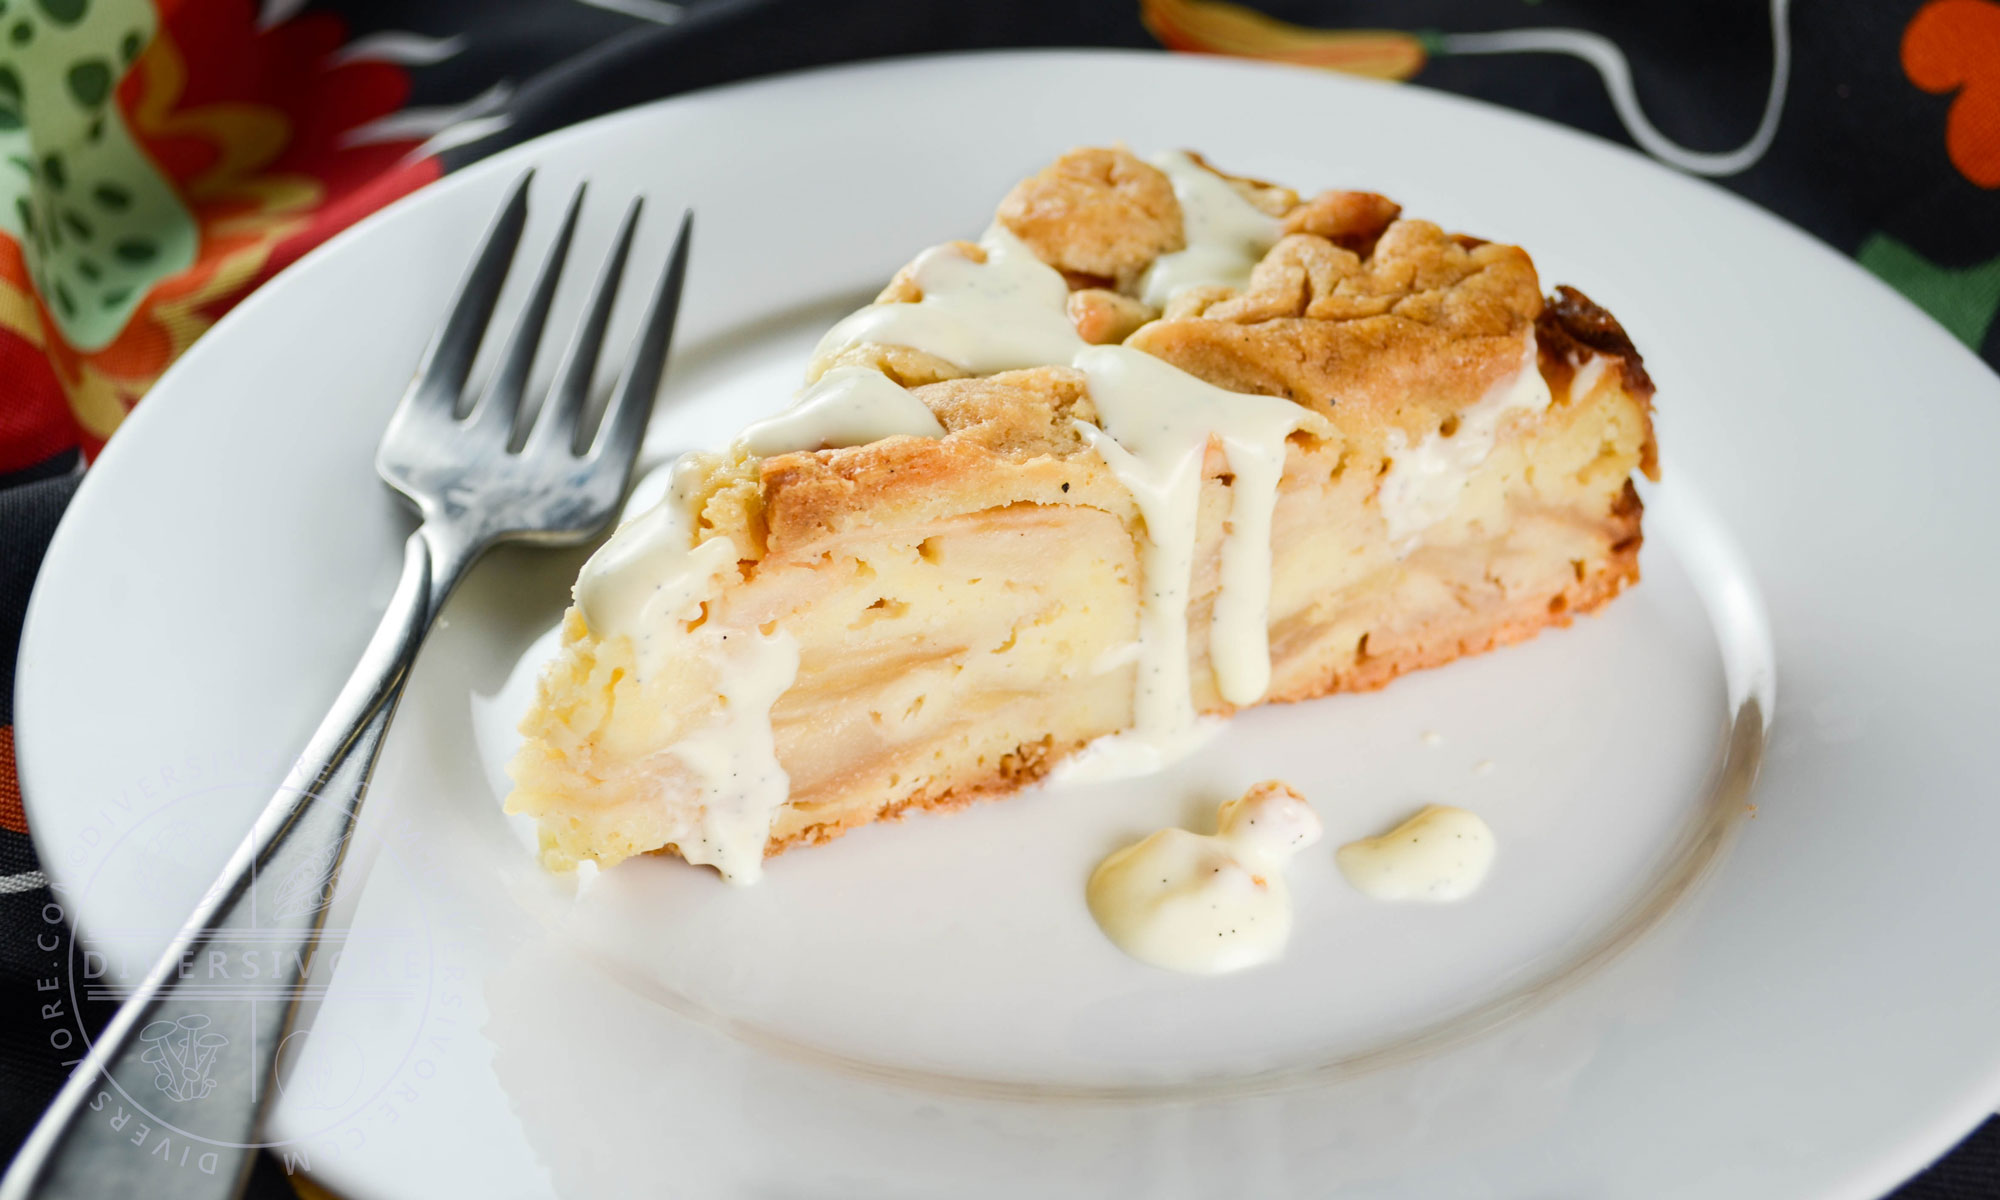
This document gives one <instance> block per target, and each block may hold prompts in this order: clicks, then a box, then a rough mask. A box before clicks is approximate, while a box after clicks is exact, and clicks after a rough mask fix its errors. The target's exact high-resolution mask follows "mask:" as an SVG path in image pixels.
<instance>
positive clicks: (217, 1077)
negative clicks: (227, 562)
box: [0, 530, 465, 1200]
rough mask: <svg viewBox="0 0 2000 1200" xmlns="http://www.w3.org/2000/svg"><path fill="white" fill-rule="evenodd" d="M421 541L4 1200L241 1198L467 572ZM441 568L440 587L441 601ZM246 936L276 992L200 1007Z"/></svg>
mask: <svg viewBox="0 0 2000 1200" xmlns="http://www.w3.org/2000/svg"><path fill="white" fill-rule="evenodd" d="M427 532H428V531H424V530H420V531H418V532H417V533H413V534H411V535H410V538H409V541H408V542H407V543H406V545H405V546H404V553H403V574H402V578H401V580H400V581H399V582H398V583H397V585H396V591H395V594H394V595H393V596H392V597H391V598H390V601H389V610H388V612H387V613H385V614H384V615H383V617H382V623H381V624H380V625H379V626H377V628H376V630H375V634H374V636H373V637H372V638H371V639H369V642H368V647H367V649H366V650H365V651H363V652H362V655H361V661H360V663H359V664H357V665H356V667H355V668H354V673H353V674H352V675H350V676H349V677H348V680H347V683H346V685H345V686H344V687H342V688H341V690H340V694H339V696H338V698H336V699H335V700H334V702H333V707H332V708H331V709H330V710H329V711H328V712H327V714H326V717H325V719H324V720H322V721H321V722H320V725H319V728H318V729H317V730H315V731H314V733H313V735H312V739H311V740H310V741H309V742H308V743H307V744H306V748H305V752H304V753H303V754H302V755H301V757H300V759H299V762H298V763H297V764H296V765H295V766H294V767H293V768H292V770H291V772H290V773H289V774H288V775H287V776H286V778H285V782H284V783H283V784H282V785H280V787H279V789H278V792H277V794H276V795H274V796H273V797H272V798H271V800H270V802H269V803H268V804H267V805H266V806H265V807H264V810H263V812H262V813H261V814H260V815H259V816H258V817H257V821H256V824H255V825H254V826H253V827H252V828H251V831H250V834H249V836H248V837H246V838H244V840H243V842H242V843H241V844H240V845H239V846H237V848H236V852H235V853H234V854H233V855H231V856H230V859H229V865H228V866H227V867H226V868H225V869H224V870H223V873H222V875H221V876H220V877H218V878H217V879H216V881H215V882H214V883H213V884H211V885H210V887H209V889H208V892H207V893H206V895H204V896H203V898H202V901H201V903H200V904H199V905H198V906H197V907H196V908H195V910H194V913H193V914H192V915H191V916H189V917H188V919H187V922H186V923H185V924H184V925H183V926H182V927H181V929H180V932H179V933H177V934H175V935H174V938H173V940H172V941H171V942H170V943H168V946H167V950H166V953H164V954H163V955H161V956H160V959H159V961H158V962H156V963H155V964H154V965H153V968H152V970H150V971H148V972H147V973H146V976H145V979H144V981H143V982H142V983H141V984H140V985H139V986H138V987H137V988H136V989H135V990H134V991H133V992H132V994H131V995H130V997H129V998H127V999H126V1000H125V1001H124V1003H123V1004H122V1005H121V1006H120V1007H119V1009H118V1011H117V1013H116V1014H115V1015H114V1016H113V1017H112V1019H111V1021H110V1023H109V1024H107V1025H106V1026H105V1027H104V1030H103V1032H102V1033H100V1034H99V1035H98V1037H97V1038H96V1040H95V1042H94V1043H93V1044H92V1046H91V1049H90V1052H89V1054H87V1055H86V1056H85V1057H84V1058H83V1060H82V1061H81V1062H79V1063H78V1064H77V1066H76V1069H75V1070H74V1071H73V1072H72V1073H71V1075H70V1077H69V1080H68V1082H67V1083H66V1084H65V1085H64V1087H63V1089H62V1091H61V1092H60V1093H58V1094H57V1096H56V1099H55V1103H54V1104H52V1105H50V1106H49V1110H48V1112H47V1113H45V1114H44V1115H43V1116H42V1119H41V1121H40V1122H39V1123H38V1124H37V1125H36V1126H35V1128H34V1131H33V1132H32V1133H31V1134H29V1136H28V1140H27V1141H26V1142H25V1143H24V1144H23V1145H22V1147H21V1152H20V1154H19V1155H18V1156H16V1158H15V1159H14V1162H13V1165H12V1166H11V1167H10V1168H9V1169H8V1171H7V1174H6V1176H5V1178H4V1179H0V1200H28V1198H29V1197H31V1196H34V1197H51V1198H53V1197H63V1198H68V1197H78V1198H82V1197H89V1198H92V1200H95V1198H97V1197H105V1196H142V1195H143V1196H147V1197H149V1198H152V1197H157V1198H159V1200H182V1198H190V1200H191V1198H193V1197H204V1198H208V1200H213V1198H215V1197H223V1196H234V1195H236V1194H238V1192H240V1190H241V1189H242V1187H243V1184H244V1181H245V1180H246V1179H247V1178H248V1176H249V1168H250V1164H251V1161H252V1160H253V1159H254V1157H255V1155H256V1152H257V1150H258V1148H259V1146H258V1145H257V1144H256V1139H257V1125H258V1121H259V1119H260V1118H261V1116H262V1114H263V1113H264V1111H265V1109H266V1107H267V1104H268V1102H269V1100H270V1094H271V1093H272V1092H273V1091H274V1090H276V1086H277V1085H276V1084H275V1083H274V1082H273V1080H274V1076H273V1067H274V1066H275V1064H276V1060H277V1054H278V1049H279V1047H280V1044H281V1043H282V1041H283V1039H284V1037H285V1034H286V1032H287V1029H288V1027H289V1025H290V1024H291V1021H292V1018H293V1016H294V1014H295V1011H296V1009H297V1007H298V997H299V984H300V983H301V982H303V980H304V977H305V972H306V970H308V969H309V968H310V967H311V965H312V953H313V951H314V949H315V948H316V947H317V946H318V945H319V944H320V931H321V927H322V925H323V924H324V923H325V920H326V905H327V902H328V900H330V898H331V897H332V894H333V888H334V882H335V880H336V878H337V877H338V875H339V870H340V863H341V859H342V858H343V857H344V855H345V854H346V851H347V844H348V839H349V836H350V834H351V833H352V832H353V829H354V821H355V817H356V815H357V814H358V813H359V811H360V808H361V801H362V798H363V796H364V794H365V793H366V791H367V788H368V779H369V776H370V775H371V774H372V773H373V771H374V769H375V760H376V756H377V755H378V754H379V753H380V751H381V748H382V738H383V735H384V734H385V733H386V732H387V731H388V728H389V721H390V718H391V717H392V716H393V715H394V714H395V710H396V702H397V700H398V699H399V698H400V697H401V695H402V692H403V683H404V681H405V679H406V678H407V677H408V674H409V668H410V664H411V662H412V661H413V660H414V659H415V657H416V651H417V646H418V644H419V643H420V642H421V641H422V640H423V634H424V631H425V630H426V629H427V628H428V627H429V625H430V621H431V618H432V616H434V615H435V613H436V610H437V607H438V605H439V604H440V603H441V602H442V600H443V597H444V595H445V594H446V593H448V591H449V590H450V586H449V585H450V584H451V583H453V582H455V581H456V576H457V575H458V574H459V573H460V572H461V571H462V570H463V567H464V565H465V563H464V562H463V561H452V560H453V559H454V558H462V557H463V556H460V555H456V554H454V553H453V552H452V551H451V548H449V547H445V546H434V545H433V544H432V543H431V542H430V541H427V540H426V533H427ZM438 558H443V559H444V560H445V562H444V563H443V565H444V567H445V568H446V570H445V571H444V572H443V573H442V575H443V577H442V580H441V582H442V583H443V584H444V585H445V586H443V587H434V586H433V564H434V561H435V560H437V559H438ZM252 937H254V939H255V942H254V944H255V945H256V947H257V948H258V949H259V950H260V951H261V950H265V949H271V948H276V949H278V951H279V957H280V960H281V964H280V968H279V970H280V972H281V973H280V974H279V975H278V977H277V978H275V979H273V978H272V977H271V976H269V975H265V976H264V977H263V978H262V979H260V980H259V982H260V983H261V984H265V985H267V986H266V987H265V988H263V989H260V998H254V999H250V1000H248V1001H247V1002H246V1001H245V999H244V998H242V997H241V995H240V987H241V981H240V980H239V981H234V982H235V986H236V988H237V989H238V992H239V994H236V995H232V996H230V997H228V998H226V999H225V998H222V997H220V996H218V995H215V994H213V993H210V994H204V993H205V992H206V991H207V990H208V989H206V988H205V987H204V978H203V976H204V967H205V965H206V964H207V962H208V961H209V959H208V956H209V954H210V953H212V952H213V953H225V954H227V953H233V952H234V949H233V948H232V949H230V950H224V949H221V948H223V947H232V943H233V944H234V947H242V946H245V945H247V944H249V939H251V938H252ZM294 951H296V953H294ZM287 960H288V961H287ZM225 961H226V960H225ZM161 1146H165V1150H164V1151H162V1150H161V1149H160V1147H161ZM163 1157H164V1159H165V1161H164V1162H163V1161H162V1158H163Z"/></svg>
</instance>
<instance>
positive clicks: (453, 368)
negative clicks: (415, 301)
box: [398, 167, 535, 415]
mask: <svg viewBox="0 0 2000 1200" xmlns="http://www.w3.org/2000/svg"><path fill="white" fill-rule="evenodd" d="M534 178H535V170H534V168H533V167H530V168H528V169H527V170H526V171H524V172H522V173H521V177H520V178H519V179H517V180H515V181H514V190H513V191H512V192H510V193H508V196H507V202H506V203H505V204H504V205H502V206H501V208H500V215H499V216H497V217H495V218H493V226H492V228H490V229H488V230H487V231H486V240H485V241H484V242H482V243H481V244H480V247H479V254H478V256H477V257H476V258H474V259H473V260H472V266H471V267H470V268H468V269H467V271H466V273H465V279H464V281H463V282H462V283H460V284H459V285H458V297H457V299H455V300H454V301H452V306H451V313H450V315H449V316H447V317H445V319H444V324H442V325H440V326H438V331H437V333H435V334H433V335H432V336H431V344H430V346H429V347H428V348H427V349H426V350H425V351H424V357H423V361H422V362H420V363H418V364H417V374H416V378H414V379H412V380H411V381H410V389H409V391H407V392H405V393H403V402H402V404H401V406H400V407H399V409H398V415H401V414H402V413H405V412H413V411H416V410H419V409H422V410H428V411H441V412H443V413H445V414H446V415H450V414H452V413H455V412H456V411H457V409H458V401H459V397H460V396H461V395H462V394H463V393H464V391H465V380H466V377H467V376H469V375H471V374H472V360H473V358H474V356H476V355H477V354H478V353H479V342H480V339H481V338H482V337H483V336H484V335H485V333H486V326H487V323H488V322H490V321H492V320H493V305H494V303H495V302H496V301H498V300H499V299H500V286H501V285H502V284H504V283H506V282H507V268H508V267H509V266H510V265H511V264H512V263H513V261H514V249H515V247H517V246H518V245H520V242H521V230H522V228H523V227H524V226H525V225H526V224H527V222H528V184H529V183H530V182H532V181H533V180H534Z"/></svg>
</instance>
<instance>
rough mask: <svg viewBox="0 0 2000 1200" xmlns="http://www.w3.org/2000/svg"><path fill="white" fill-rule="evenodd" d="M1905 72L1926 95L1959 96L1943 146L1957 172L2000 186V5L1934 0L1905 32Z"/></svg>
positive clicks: (1987, 0) (1984, 1)
mask: <svg viewBox="0 0 2000 1200" xmlns="http://www.w3.org/2000/svg"><path fill="white" fill-rule="evenodd" d="M1903 73H1904V74H1906V75H1908V76H1909V77H1910V82H1911V83H1914V84H1916V85H1917V86H1918V87H1920V88H1922V89H1924V90H1925V91H1927V92H1954V91H1955V92H1957V93H1958V98H1957V99H1956V100H1953V101H1952V105H1951V115H1950V116H1949V117H1947V118H1946V119H1945V127H1944V145H1945V150H1946V151H1947V152H1948V153H1949V154H1950V155H1951V162H1952V165H1953V166H1955V167H1957V168H1958V171H1959V174H1961V175H1963V176H1965V177H1966V178H1967V179H1970V180H1971V181H1972V182H1973V183H1976V184H1978V185H1979V186H1980V187H1983V188H2000V4H1995V3H1992V2H1991V0H1931V3H1929V4H1926V5H1924V6H1923V8H1921V9H1919V10H1918V11H1917V15H1916V16H1915V17H1913V18H1911V20H1910V25H1909V28H1908V29H1905V30H1904V31H1903Z"/></svg>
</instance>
